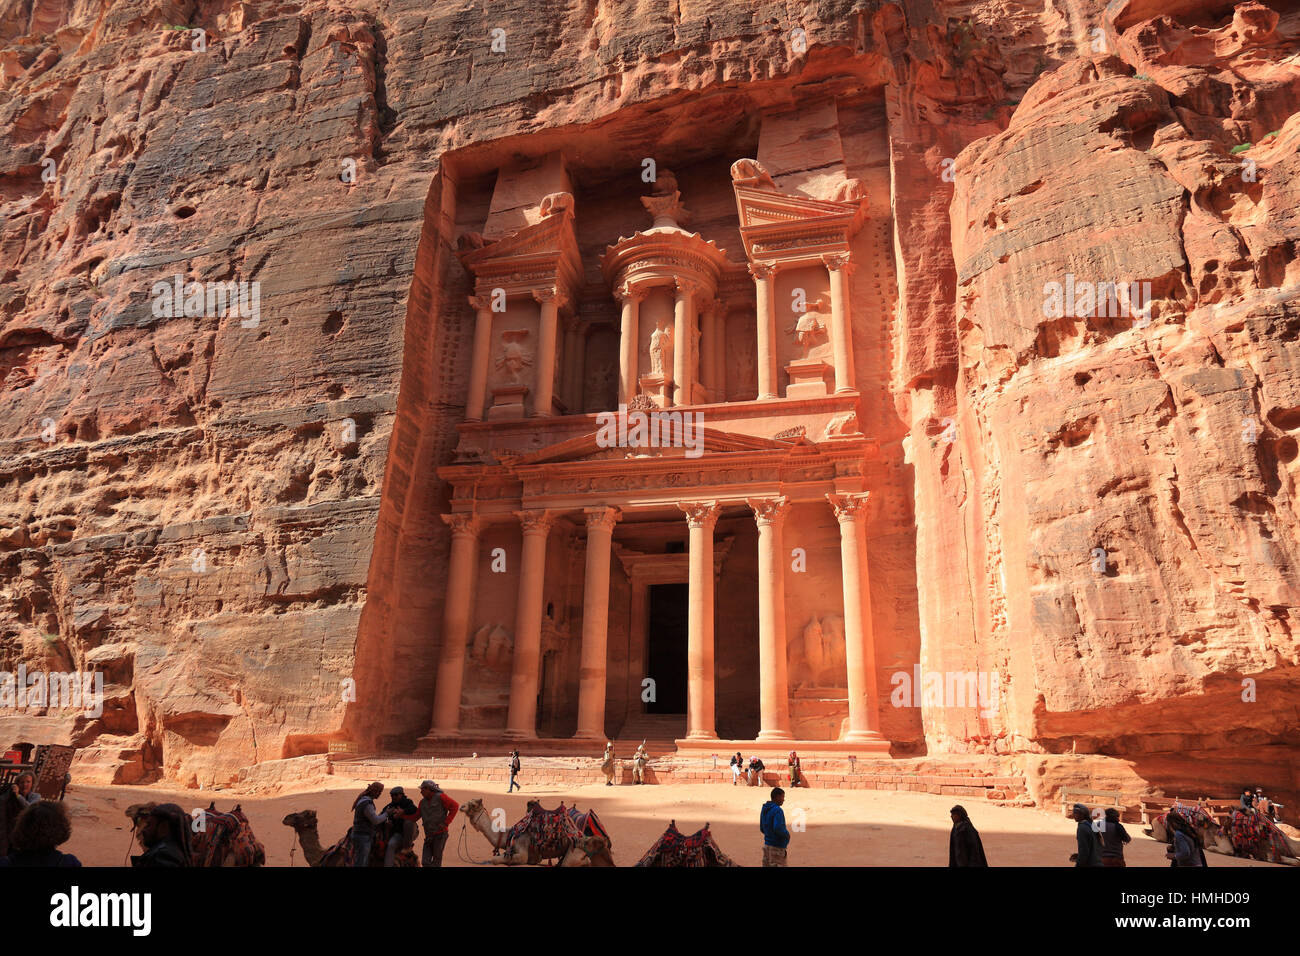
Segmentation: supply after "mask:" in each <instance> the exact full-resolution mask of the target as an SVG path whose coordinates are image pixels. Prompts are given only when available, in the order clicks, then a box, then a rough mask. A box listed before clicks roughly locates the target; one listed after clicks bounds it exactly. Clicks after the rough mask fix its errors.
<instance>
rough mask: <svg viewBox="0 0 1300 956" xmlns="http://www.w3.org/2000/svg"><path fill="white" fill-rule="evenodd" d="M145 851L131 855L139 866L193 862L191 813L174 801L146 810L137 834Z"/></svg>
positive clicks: (132, 860)
mask: <svg viewBox="0 0 1300 956" xmlns="http://www.w3.org/2000/svg"><path fill="white" fill-rule="evenodd" d="M136 836H137V838H138V839H139V841H140V845H141V846H142V847H144V852H143V853H141V854H140V855H139V856H133V857H131V865H132V866H136V867H155V866H157V867H176V866H193V865H194V863H193V860H192V858H191V856H190V816H189V814H187V813H186V812H185V811H184V810H182V809H181V808H180V807H178V806H177V805H176V804H174V803H160V804H158V806H156V807H154V808H153V809H152V810H150V811H149V813H148V814H146V816H145V818H144V820H142V821H141V823H140V832H139V833H138V834H137V835H136Z"/></svg>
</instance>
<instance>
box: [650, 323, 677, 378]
mask: <svg viewBox="0 0 1300 956" xmlns="http://www.w3.org/2000/svg"><path fill="white" fill-rule="evenodd" d="M672 368H673V330H672V329H671V328H668V327H666V326H662V325H660V326H656V327H655V330H654V331H653V332H651V333H650V374H652V375H672ZM665 369H666V370H667V371H665Z"/></svg>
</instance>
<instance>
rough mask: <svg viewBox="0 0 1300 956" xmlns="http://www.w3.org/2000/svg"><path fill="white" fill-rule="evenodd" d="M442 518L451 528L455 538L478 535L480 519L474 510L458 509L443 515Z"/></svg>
mask: <svg viewBox="0 0 1300 956" xmlns="http://www.w3.org/2000/svg"><path fill="white" fill-rule="evenodd" d="M442 520H443V521H444V522H446V524H447V527H449V528H450V529H451V536H452V537H453V538H473V537H476V536H477V535H478V531H479V519H478V515H476V514H475V513H474V512H472V511H457V512H453V513H452V514H449V515H443V516H442Z"/></svg>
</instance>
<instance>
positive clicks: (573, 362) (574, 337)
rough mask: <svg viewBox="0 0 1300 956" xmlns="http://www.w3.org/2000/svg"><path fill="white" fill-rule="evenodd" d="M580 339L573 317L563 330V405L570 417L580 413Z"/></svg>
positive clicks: (580, 331)
mask: <svg viewBox="0 0 1300 956" xmlns="http://www.w3.org/2000/svg"><path fill="white" fill-rule="evenodd" d="M582 339H583V336H582V327H581V325H580V324H579V322H578V318H577V316H574V317H573V319H572V321H570V322H569V323H568V325H567V326H566V328H565V330H564V378H563V382H564V404H565V406H566V407H567V408H568V410H569V414H570V415H576V414H578V413H579V412H581V411H582V377H583V375H584V374H586V370H585V369H584V368H583V358H584V355H583V348H582Z"/></svg>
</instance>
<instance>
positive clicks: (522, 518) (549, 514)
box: [514, 510, 556, 534]
mask: <svg viewBox="0 0 1300 956" xmlns="http://www.w3.org/2000/svg"><path fill="white" fill-rule="evenodd" d="M514 515H515V517H516V518H518V519H519V524H520V526H521V527H522V528H523V529H524V534H549V533H550V530H551V526H552V525H553V524H555V518H556V515H555V512H554V511H546V510H540V511H538V510H530V511H516V512H515V513H514Z"/></svg>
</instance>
